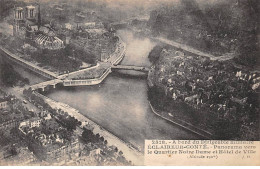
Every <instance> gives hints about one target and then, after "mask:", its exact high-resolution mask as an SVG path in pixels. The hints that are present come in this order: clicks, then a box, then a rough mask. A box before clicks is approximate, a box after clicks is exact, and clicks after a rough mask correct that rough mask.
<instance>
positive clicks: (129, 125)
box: [23, 30, 199, 150]
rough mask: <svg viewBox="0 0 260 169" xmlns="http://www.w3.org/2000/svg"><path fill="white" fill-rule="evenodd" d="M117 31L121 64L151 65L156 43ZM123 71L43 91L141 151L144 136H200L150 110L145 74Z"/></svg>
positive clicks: (178, 137) (130, 33)
mask: <svg viewBox="0 0 260 169" xmlns="http://www.w3.org/2000/svg"><path fill="white" fill-rule="evenodd" d="M118 34H119V35H120V36H121V38H122V40H123V41H124V42H126V44H127V50H126V56H125V58H124V59H123V61H122V62H121V64H125V65H136V66H150V64H151V63H150V62H149V60H148V57H147V56H148V54H149V52H150V51H151V49H152V48H153V47H154V46H155V45H156V42H153V41H151V40H150V39H148V38H143V37H142V38H141V37H136V36H135V35H134V34H133V32H131V31H129V30H120V31H118ZM124 73H126V72H124V71H121V72H115V73H112V74H110V75H109V76H108V77H107V78H106V79H105V80H104V81H103V83H102V84H100V85H97V86H84V87H69V88H68V87H66V88H65V87H61V88H56V89H55V90H51V91H49V92H48V93H44V94H45V95H46V96H47V97H50V98H51V99H53V100H56V101H60V102H63V103H67V104H69V105H70V106H72V107H74V108H76V109H78V110H79V111H80V112H81V113H82V114H83V115H85V116H86V117H88V118H89V119H91V120H93V121H94V122H96V123H97V124H99V125H101V126H102V127H103V128H105V129H106V130H108V131H110V132H111V133H113V134H114V135H116V136H118V137H119V138H121V139H122V140H124V141H126V142H130V143H131V144H133V145H135V146H139V147H141V149H142V150H143V148H144V140H145V139H199V137H198V136H197V135H194V134H192V133H190V132H188V131H186V130H184V129H183V128H180V127H178V126H176V125H174V124H172V123H170V122H168V121H166V120H163V119H162V118H160V117H158V116H157V115H155V114H154V113H153V112H152V110H151V108H150V106H149V102H148V100H147V81H146V77H145V76H142V75H141V76H138V75H140V73H136V72H131V71H130V74H132V75H135V76H127V75H125V74H124ZM127 73H129V72H127ZM23 74H25V75H27V74H28V72H27V73H26V72H25V73H23ZM32 77H34V76H32ZM29 79H30V81H32V82H33V83H35V81H38V80H39V79H38V77H37V78H36V79H37V80H35V78H29Z"/></svg>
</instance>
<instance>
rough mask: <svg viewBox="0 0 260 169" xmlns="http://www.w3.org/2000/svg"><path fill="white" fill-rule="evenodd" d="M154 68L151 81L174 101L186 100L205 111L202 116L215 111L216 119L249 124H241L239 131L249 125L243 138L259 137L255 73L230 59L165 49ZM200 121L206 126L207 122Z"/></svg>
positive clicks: (197, 108) (258, 79) (257, 86)
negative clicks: (214, 58)
mask: <svg viewBox="0 0 260 169" xmlns="http://www.w3.org/2000/svg"><path fill="white" fill-rule="evenodd" d="M153 69H154V71H153V73H154V76H152V77H153V79H152V82H153V83H152V84H155V85H156V86H160V87H161V88H162V89H163V90H164V92H165V95H166V96H167V97H169V98H171V99H172V100H173V101H174V102H176V103H177V102H185V103H186V104H188V105H190V106H191V107H192V108H194V109H195V110H196V111H197V112H207V113H208V115H207V113H206V114H205V116H210V115H212V114H214V115H213V116H215V117H216V119H223V120H229V121H230V122H234V123H235V122H238V123H240V124H241V126H249V127H241V126H240V127H241V133H245V132H244V130H245V129H249V128H250V129H251V130H250V131H249V130H248V132H246V133H251V134H250V136H249V134H248V135H247V136H246V137H247V138H244V139H256V138H258V137H259V136H258V135H257V132H258V123H259V121H258V120H257V119H256V117H257V115H258V113H259V107H258V104H257V95H258V93H259V82H260V78H259V74H258V73H254V72H250V71H246V70H244V71H243V70H240V69H238V68H236V67H234V66H233V65H232V63H231V62H229V61H226V62H219V61H211V60H210V59H209V58H206V57H201V56H185V54H184V53H182V52H179V51H175V50H165V49H164V50H162V52H161V58H160V59H159V62H158V63H157V64H156V65H155V66H153ZM201 114H203V113H201ZM201 114H200V115H201ZM197 115H199V114H197ZM183 117H185V116H183ZM201 119H202V118H201ZM199 125H200V124H199ZM201 125H202V126H203V125H204V127H205V125H206V124H201ZM242 130H243V131H242ZM251 131H255V132H254V133H253V132H251Z"/></svg>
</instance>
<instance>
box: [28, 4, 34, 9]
mask: <svg viewBox="0 0 260 169" xmlns="http://www.w3.org/2000/svg"><path fill="white" fill-rule="evenodd" d="M26 8H28V9H34V8H35V6H32V5H29V6H26Z"/></svg>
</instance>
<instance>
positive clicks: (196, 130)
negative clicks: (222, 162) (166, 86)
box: [149, 101, 213, 139]
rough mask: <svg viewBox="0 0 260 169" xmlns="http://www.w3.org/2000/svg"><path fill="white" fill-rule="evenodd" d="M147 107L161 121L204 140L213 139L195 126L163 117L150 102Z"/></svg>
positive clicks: (209, 134)
mask: <svg viewBox="0 0 260 169" xmlns="http://www.w3.org/2000/svg"><path fill="white" fill-rule="evenodd" d="M149 105H150V107H151V109H152V111H153V113H154V114H156V115H157V116H159V117H161V118H163V119H165V120H167V121H170V122H171V123H173V124H175V125H177V126H180V127H182V128H184V129H186V130H188V131H191V132H193V133H195V134H197V135H199V136H202V137H204V138H205V139H212V138H213V135H212V134H211V133H209V132H207V131H205V130H202V129H200V128H197V127H196V126H194V125H192V124H190V123H187V122H185V121H182V120H179V119H169V117H165V116H164V115H163V113H162V112H161V111H159V110H156V109H155V108H154V107H153V106H152V104H151V102H150V101H149Z"/></svg>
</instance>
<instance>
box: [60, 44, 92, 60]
mask: <svg viewBox="0 0 260 169" xmlns="http://www.w3.org/2000/svg"><path fill="white" fill-rule="evenodd" d="M65 53H66V54H67V55H69V56H72V57H73V58H77V59H79V60H82V61H83V62H86V63H89V64H95V63H96V61H97V57H96V56H95V55H94V54H93V53H89V52H87V51H85V50H84V49H79V48H77V49H76V48H75V47H73V46H72V45H67V46H66V48H65Z"/></svg>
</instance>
